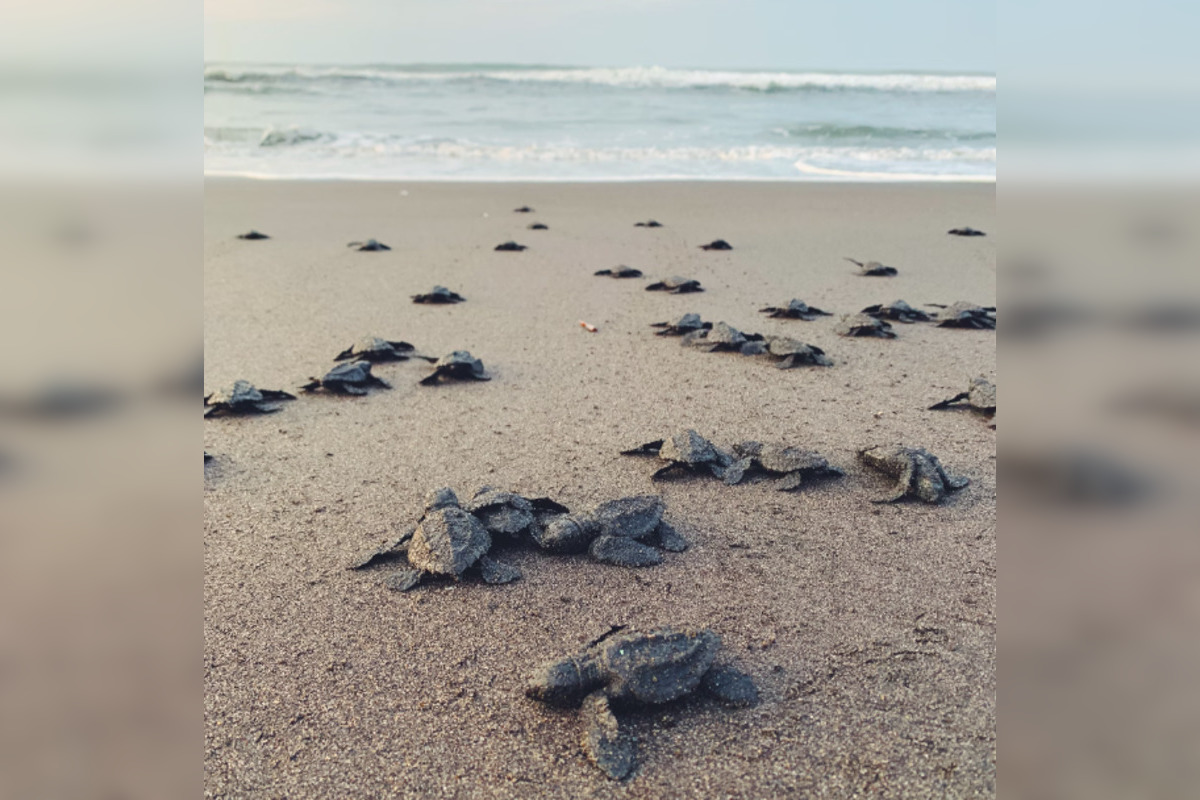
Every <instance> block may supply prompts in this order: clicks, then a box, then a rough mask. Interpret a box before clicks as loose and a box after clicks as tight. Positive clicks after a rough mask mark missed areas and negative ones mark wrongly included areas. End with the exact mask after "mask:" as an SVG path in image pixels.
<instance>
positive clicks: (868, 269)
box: [845, 256, 900, 278]
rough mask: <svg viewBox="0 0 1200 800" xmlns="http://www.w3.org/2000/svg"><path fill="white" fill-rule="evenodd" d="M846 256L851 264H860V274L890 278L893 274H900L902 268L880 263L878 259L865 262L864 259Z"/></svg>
mask: <svg viewBox="0 0 1200 800" xmlns="http://www.w3.org/2000/svg"><path fill="white" fill-rule="evenodd" d="M845 258H846V260H847V261H849V262H850V263H851V264H855V265H857V266H858V269H859V274H860V275H870V276H872V277H885V278H890V277H891V276H893V275H899V274H900V270H898V269H896V268H895V267H889V266H885V265H884V264H880V263H879V262H878V261H868V262H866V263H865V264H864V263H863V262H862V261H855V260H854V259H853V258H850V257H849V256H846V257H845Z"/></svg>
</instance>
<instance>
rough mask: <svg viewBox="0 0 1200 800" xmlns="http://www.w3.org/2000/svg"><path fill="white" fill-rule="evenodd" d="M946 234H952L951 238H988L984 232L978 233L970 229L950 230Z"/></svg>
mask: <svg viewBox="0 0 1200 800" xmlns="http://www.w3.org/2000/svg"><path fill="white" fill-rule="evenodd" d="M946 233H948V234H950V235H951V236H987V234H986V233H984V232H983V231H978V230H975V229H974V228H970V227H963V228H951V229H950V230H948V231H946Z"/></svg>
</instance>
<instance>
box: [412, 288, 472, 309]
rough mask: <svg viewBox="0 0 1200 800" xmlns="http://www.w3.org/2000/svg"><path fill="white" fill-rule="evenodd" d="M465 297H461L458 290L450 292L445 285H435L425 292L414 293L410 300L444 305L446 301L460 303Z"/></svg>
mask: <svg viewBox="0 0 1200 800" xmlns="http://www.w3.org/2000/svg"><path fill="white" fill-rule="evenodd" d="M466 299H467V298H465V297H463V296H462V295H461V294H459V293H458V292H452V291H450V290H449V289H447V288H446V287H445V286H435V287H433V288H432V289H430V290H429V291H428V292H426V293H425V294H414V295H413V296H412V301H413V302H414V303H425V304H429V305H446V304H448V303H461V302H463V301H464V300H466Z"/></svg>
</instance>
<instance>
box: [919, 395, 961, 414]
mask: <svg viewBox="0 0 1200 800" xmlns="http://www.w3.org/2000/svg"><path fill="white" fill-rule="evenodd" d="M967 397H968V393H967V392H959V393H958V394H956V395H954V397H951V398H950V399H949V400H943V401H942V402H940V403H934V404H933V405H931V406H930V407H929V408H928V409H927V410H928V411H941V410H942V409H943V408H949V407H950V406H952V405H953V404H955V403H957V402H959V401H962V400H966V399H967Z"/></svg>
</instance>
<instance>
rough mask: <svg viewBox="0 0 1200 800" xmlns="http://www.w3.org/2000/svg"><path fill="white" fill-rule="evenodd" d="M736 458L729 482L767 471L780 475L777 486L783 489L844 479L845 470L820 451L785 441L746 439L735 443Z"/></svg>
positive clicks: (790, 489)
mask: <svg viewBox="0 0 1200 800" xmlns="http://www.w3.org/2000/svg"><path fill="white" fill-rule="evenodd" d="M733 457H734V459H736V460H735V461H734V462H733V463H732V464H730V465H729V466H728V467H727V468H726V469H725V483H726V484H729V485H731V486H732V485H733V484H736V483H740V482H741V481H742V479H743V478H744V477H745V476H746V475H747V474H752V473H754V472H763V473H765V474H767V475H770V476H772V477H775V478H778V481H777V482H776V486H775V488H777V489H778V490H779V491H781V492H790V491H792V490H794V489H799V488H800V487H801V486H802V485H803V484H804V482H805V481H806V480H812V479H817V478H840V477H842V475H844V474H845V473H844V472H842V471H841V470H840V469H838V468H837V467H831V466H829V462H828V461H827V460H826V459H825V457H824V456H823V455H821V454H820V453H816V452H814V451H812V450H802V449H800V448H799V447H791V446H789V445H785V444H776V443H770V442H768V443H765V444H764V443H762V442H742V443H741V444H735V445H734V446H733Z"/></svg>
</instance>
